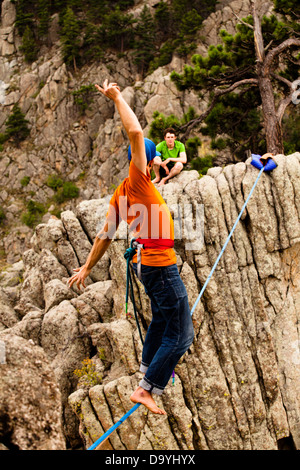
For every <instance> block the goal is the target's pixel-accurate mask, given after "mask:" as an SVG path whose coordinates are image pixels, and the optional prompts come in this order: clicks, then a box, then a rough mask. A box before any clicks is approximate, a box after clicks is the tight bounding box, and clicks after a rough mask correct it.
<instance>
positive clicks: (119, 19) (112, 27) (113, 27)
mask: <svg viewBox="0 0 300 470" xmlns="http://www.w3.org/2000/svg"><path fill="white" fill-rule="evenodd" d="M135 22H136V20H135V19H134V18H133V15H131V14H127V13H123V12H122V11H121V9H120V7H119V6H117V7H116V8H115V9H114V10H113V11H112V12H111V13H107V14H106V15H105V16H104V19H103V24H102V34H103V39H104V41H105V43H106V45H107V46H108V47H113V48H116V49H118V50H119V51H120V52H121V54H122V53H123V52H124V50H125V47H127V46H128V45H129V44H131V42H132V38H133V28H132V25H133V23H135Z"/></svg>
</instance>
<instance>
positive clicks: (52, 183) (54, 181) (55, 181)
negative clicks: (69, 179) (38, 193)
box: [46, 174, 64, 191]
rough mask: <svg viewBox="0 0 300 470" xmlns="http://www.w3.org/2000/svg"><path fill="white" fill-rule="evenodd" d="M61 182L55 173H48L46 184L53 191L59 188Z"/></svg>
mask: <svg viewBox="0 0 300 470" xmlns="http://www.w3.org/2000/svg"><path fill="white" fill-rule="evenodd" d="M63 183H64V182H63V180H62V179H61V178H60V177H59V176H57V175H55V174H53V175H49V176H48V178H47V180H46V185H47V186H48V187H49V188H51V189H53V190H54V191H57V190H58V188H61V187H62V185H63Z"/></svg>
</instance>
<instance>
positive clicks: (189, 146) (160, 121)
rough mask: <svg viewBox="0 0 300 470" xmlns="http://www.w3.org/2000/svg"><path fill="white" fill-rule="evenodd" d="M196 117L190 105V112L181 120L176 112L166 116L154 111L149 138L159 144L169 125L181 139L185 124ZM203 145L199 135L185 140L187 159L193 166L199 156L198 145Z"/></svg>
mask: <svg viewBox="0 0 300 470" xmlns="http://www.w3.org/2000/svg"><path fill="white" fill-rule="evenodd" d="M195 117H196V114H195V110H194V108H192V107H190V108H189V109H188V112H187V113H185V114H184V116H183V118H182V119H181V120H180V119H178V118H177V117H176V116H175V115H174V114H171V115H170V116H165V115H164V114H162V113H159V112H158V111H155V112H154V113H153V121H152V122H151V124H150V130H149V138H150V139H152V140H153V142H155V144H156V145H157V144H158V143H159V142H161V141H162V140H163V139H164V137H163V135H164V130H165V129H167V128H168V127H172V128H173V129H174V130H175V132H176V136H177V139H178V140H180V135H181V134H182V128H183V127H184V125H185V124H186V123H187V122H189V121H190V120H191V119H194V118H195ZM200 145H201V140H200V139H199V137H193V138H190V139H188V140H187V141H186V142H185V147H186V154H187V161H188V163H189V164H191V167H192V168H193V166H192V162H193V161H194V159H197V158H198V147H199V146H200Z"/></svg>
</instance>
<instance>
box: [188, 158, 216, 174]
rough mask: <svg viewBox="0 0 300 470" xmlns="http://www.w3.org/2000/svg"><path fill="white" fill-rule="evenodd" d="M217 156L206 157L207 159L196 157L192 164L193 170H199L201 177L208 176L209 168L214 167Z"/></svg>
mask: <svg viewBox="0 0 300 470" xmlns="http://www.w3.org/2000/svg"><path fill="white" fill-rule="evenodd" d="M214 159H215V155H206V156H205V157H196V158H195V159H193V160H192V162H191V167H192V169H193V170H197V171H198V172H199V174H200V175H201V176H204V175H206V173H207V171H208V170H209V168H212V167H213V166H214Z"/></svg>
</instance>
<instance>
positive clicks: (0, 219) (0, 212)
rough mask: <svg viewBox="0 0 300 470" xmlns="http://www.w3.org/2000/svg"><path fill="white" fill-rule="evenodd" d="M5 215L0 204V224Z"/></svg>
mask: <svg viewBox="0 0 300 470" xmlns="http://www.w3.org/2000/svg"><path fill="white" fill-rule="evenodd" d="M5 219H6V215H5V212H4V209H3V207H2V206H0V225H3V223H4V221H5Z"/></svg>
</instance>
